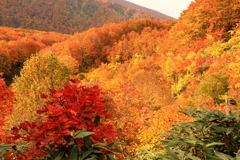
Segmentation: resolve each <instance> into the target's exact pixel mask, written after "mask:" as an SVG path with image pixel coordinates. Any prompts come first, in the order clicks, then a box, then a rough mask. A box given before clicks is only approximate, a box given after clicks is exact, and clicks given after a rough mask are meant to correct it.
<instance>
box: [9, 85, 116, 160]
mask: <svg viewBox="0 0 240 160" xmlns="http://www.w3.org/2000/svg"><path fill="white" fill-rule="evenodd" d="M72 82H73V84H72V85H70V84H65V87H64V89H61V90H58V91H57V90H51V95H50V97H51V100H50V101H48V102H47V103H46V105H44V106H43V107H42V108H41V109H39V110H38V113H39V114H41V113H45V112H47V113H48V116H47V117H46V119H45V121H43V122H33V123H29V122H25V123H24V124H21V125H20V126H19V127H17V128H14V129H13V135H14V136H13V137H12V138H13V140H19V139H20V138H21V139H23V140H25V141H28V142H30V143H31V145H30V146H31V147H30V149H29V150H28V151H27V152H26V153H24V154H23V155H21V156H25V157H26V158H27V159H32V158H37V157H44V156H46V155H47V154H48V153H47V151H46V149H47V148H49V146H48V145H49V144H54V147H53V149H52V150H53V151H56V150H60V149H63V148H64V147H65V148H66V153H65V156H66V154H67V152H68V150H69V148H68V144H69V143H70V142H71V140H72V139H73V135H74V134H75V132H76V131H79V130H82V129H86V130H87V131H91V132H94V133H95V134H92V135H90V139H91V142H92V143H98V142H104V141H105V140H106V142H110V141H111V140H110V139H111V138H114V137H115V134H114V131H113V130H112V126H111V125H109V124H104V123H101V122H100V117H104V118H109V115H108V113H107V112H106V105H105V103H104V100H103V99H102V98H101V94H102V92H101V91H100V89H99V88H98V87H97V86H93V87H84V86H80V87H78V86H77V85H78V82H77V81H72ZM42 98H48V96H46V95H42ZM21 131H23V132H24V133H26V134H21V133H20V132H21ZM74 142H75V144H76V146H77V147H78V148H81V147H83V146H84V140H83V139H82V138H77V139H74ZM68 156H69V155H67V157H68Z"/></svg>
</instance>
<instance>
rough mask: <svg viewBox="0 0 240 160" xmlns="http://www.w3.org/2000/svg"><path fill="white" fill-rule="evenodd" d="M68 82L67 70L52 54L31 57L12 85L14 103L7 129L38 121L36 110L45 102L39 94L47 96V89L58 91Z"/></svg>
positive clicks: (8, 118)
mask: <svg viewBox="0 0 240 160" xmlns="http://www.w3.org/2000/svg"><path fill="white" fill-rule="evenodd" d="M68 81H69V69H68V68H67V67H66V66H65V65H63V63H60V62H59V61H58V58H57V57H56V55H55V54H54V53H49V54H46V55H43V56H41V55H34V56H31V58H30V59H29V60H27V61H26V62H25V63H24V66H23V69H22V70H21V72H20V76H19V77H15V79H14V82H13V83H12V88H13V91H14V92H16V96H15V98H16V103H15V104H14V106H13V111H12V115H9V116H8V117H7V124H8V125H9V127H10V128H11V127H13V126H16V125H19V124H20V123H22V122H24V121H29V122H33V121H36V120H40V119H41V117H39V115H37V114H36V110H37V109H38V108H39V107H40V106H42V105H43V104H44V102H45V101H46V100H44V99H42V98H41V94H48V93H49V89H60V88H62V87H63V83H65V82H68Z"/></svg>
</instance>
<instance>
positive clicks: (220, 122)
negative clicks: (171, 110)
mask: <svg viewBox="0 0 240 160" xmlns="http://www.w3.org/2000/svg"><path fill="white" fill-rule="evenodd" d="M181 112H182V113H184V114H185V115H188V116H190V117H192V118H193V119H195V120H194V121H192V122H181V123H180V124H171V125H172V128H171V129H170V130H168V132H166V133H165V140H161V143H162V144H163V146H165V150H161V151H156V152H154V153H152V152H150V151H149V150H146V149H145V150H144V149H143V150H142V151H141V152H140V153H139V157H137V158H135V159H137V160H138V159H139V160H147V159H149V160H150V159H151V160H160V159H164V160H167V159H174V160H208V159H211V160H237V159H240V152H238V151H239V148H240V123H239V121H240V119H239V112H240V110H238V111H235V112H230V113H227V114H226V113H223V112H221V111H219V110H213V111H209V110H204V109H201V110H197V109H195V108H188V110H183V109H182V108H181Z"/></svg>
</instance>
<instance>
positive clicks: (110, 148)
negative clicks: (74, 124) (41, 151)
mask: <svg viewBox="0 0 240 160" xmlns="http://www.w3.org/2000/svg"><path fill="white" fill-rule="evenodd" d="M91 134H94V132H88V131H86V130H85V129H83V130H79V131H77V132H76V133H74V137H73V139H72V141H71V142H70V143H69V144H68V147H66V148H60V149H59V150H57V151H56V150H54V145H56V144H54V143H51V144H49V149H47V152H48V156H47V157H39V158H38V159H43V160H103V158H106V159H107V160H115V159H116V156H115V154H116V153H117V152H118V153H121V152H120V151H119V150H118V149H116V148H114V147H115V146H118V145H121V144H122V143H120V142H113V143H110V144H105V143H95V144H92V142H91V140H90V137H89V135H91ZM77 138H82V139H84V146H83V147H78V146H77V145H76V144H75V140H76V139H77ZM0 140H1V139H0ZM28 145H29V144H24V145H16V144H4V143H2V144H0V158H3V159H8V158H9V156H8V157H6V155H5V154H6V153H7V152H11V155H12V156H10V158H13V157H18V155H19V154H22V153H25V152H26V148H28ZM66 149H68V150H69V151H68V155H70V156H69V157H65V155H64V153H66ZM99 149H101V151H99ZM107 153H110V154H107Z"/></svg>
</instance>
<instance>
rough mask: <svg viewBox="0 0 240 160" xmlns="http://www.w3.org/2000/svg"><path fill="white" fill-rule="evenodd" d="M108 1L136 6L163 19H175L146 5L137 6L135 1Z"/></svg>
mask: <svg viewBox="0 0 240 160" xmlns="http://www.w3.org/2000/svg"><path fill="white" fill-rule="evenodd" d="M108 1H109V2H115V3H118V4H121V5H123V6H126V7H129V8H136V9H140V10H143V11H145V12H148V13H150V14H153V15H155V16H158V17H161V18H163V19H164V20H174V19H175V18H173V17H170V16H168V15H165V14H163V13H160V12H158V11H155V10H152V9H149V8H146V7H142V6H139V5H137V4H135V3H132V2H128V1H125V0H108Z"/></svg>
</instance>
